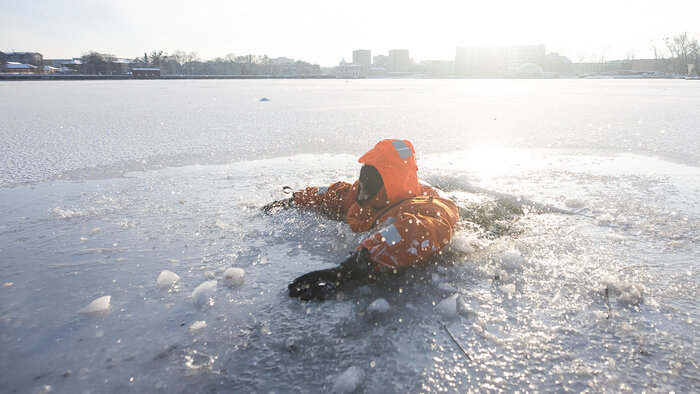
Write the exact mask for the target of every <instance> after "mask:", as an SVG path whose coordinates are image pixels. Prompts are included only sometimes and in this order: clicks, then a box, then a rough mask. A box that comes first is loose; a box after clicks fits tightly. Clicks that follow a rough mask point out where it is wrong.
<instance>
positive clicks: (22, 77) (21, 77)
mask: <svg viewBox="0 0 700 394" xmlns="http://www.w3.org/2000/svg"><path fill="white" fill-rule="evenodd" d="M182 79H194V80H209V79H269V80H275V79H338V80H350V79H548V80H549V79H669V80H693V79H695V78H682V77H672V76H668V77H666V76H649V77H631V76H623V75H621V76H607V75H606V76H595V77H593V76H590V77H580V76H574V75H571V76H569V75H565V76H556V77H552V76H541V77H540V76H523V77H518V76H459V75H435V76H432V75H401V76H376V77H358V78H337V77H335V76H332V75H311V76H291V75H161V76H159V77H152V78H138V77H137V78H134V77H133V76H131V75H87V74H75V75H50V74H0V81H102V80H107V81H109V80H112V81H124V80H135V81H144V80H182Z"/></svg>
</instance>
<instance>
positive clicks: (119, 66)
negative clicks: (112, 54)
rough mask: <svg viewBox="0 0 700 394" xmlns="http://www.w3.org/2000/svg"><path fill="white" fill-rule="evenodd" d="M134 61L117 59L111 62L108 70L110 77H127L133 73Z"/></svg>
mask: <svg viewBox="0 0 700 394" xmlns="http://www.w3.org/2000/svg"><path fill="white" fill-rule="evenodd" d="M133 64H134V61H133V60H131V59H116V60H114V61H112V62H109V64H108V66H107V68H108V73H109V75H127V74H128V73H129V71H131V67H132V65H133ZM158 76H160V69H159V71H158Z"/></svg>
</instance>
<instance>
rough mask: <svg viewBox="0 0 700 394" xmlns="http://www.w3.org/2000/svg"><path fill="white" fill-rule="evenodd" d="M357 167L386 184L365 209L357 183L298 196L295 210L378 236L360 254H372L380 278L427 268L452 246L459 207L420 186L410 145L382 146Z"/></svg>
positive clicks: (363, 245)
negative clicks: (303, 209) (312, 210)
mask: <svg viewBox="0 0 700 394" xmlns="http://www.w3.org/2000/svg"><path fill="white" fill-rule="evenodd" d="M358 162H360V163H362V164H366V165H371V166H374V167H375V168H376V169H377V170H378V171H379V174H380V175H381V177H382V180H383V182H384V186H383V187H382V188H381V189H380V190H379V192H377V194H376V195H375V196H374V198H372V199H371V200H369V201H367V202H366V203H365V204H364V205H363V206H361V205H360V204H359V203H358V201H357V195H358V182H357V181H356V182H355V183H354V184H350V183H347V182H336V183H333V184H332V185H330V186H328V187H308V188H306V189H304V190H302V191H299V192H296V193H294V204H295V205H297V206H301V207H316V208H318V209H319V210H321V211H322V212H324V213H326V214H329V215H331V216H334V217H338V218H342V217H345V220H346V222H347V223H348V224H349V225H350V227H351V228H352V230H353V231H355V232H366V231H374V233H371V234H370V235H369V236H368V237H367V238H365V239H364V241H362V243H361V245H360V246H359V247H358V250H359V249H362V248H366V249H367V251H368V252H369V257H370V259H371V261H372V264H373V266H374V271H375V272H377V271H379V272H381V271H386V270H389V269H393V268H398V267H405V266H409V265H412V264H421V263H424V262H425V261H426V260H428V258H429V257H430V256H432V255H434V254H436V253H438V252H439V251H440V250H441V249H442V248H443V246H445V244H447V243H448V242H449V241H450V239H451V238H452V231H453V229H454V227H455V225H456V224H457V222H458V221H459V213H458V210H457V206H456V205H455V204H454V203H453V202H452V201H450V200H449V199H446V198H443V197H440V196H439V195H438V193H437V191H436V190H435V189H433V188H431V187H430V186H423V185H421V184H420V183H419V182H418V175H417V171H418V167H417V165H416V157H415V150H414V149H413V145H412V144H411V143H410V142H409V141H407V140H383V141H380V142H379V143H377V145H375V146H374V148H372V149H371V150H370V151H369V152H367V153H365V154H364V155H363V156H362V157H360V159H359V160H358Z"/></svg>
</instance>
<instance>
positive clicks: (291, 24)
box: [0, 0, 700, 67]
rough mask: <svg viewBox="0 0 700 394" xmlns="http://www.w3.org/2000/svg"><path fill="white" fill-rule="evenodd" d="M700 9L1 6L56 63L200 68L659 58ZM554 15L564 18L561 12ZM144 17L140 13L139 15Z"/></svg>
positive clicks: (76, 0) (11, 29)
mask: <svg viewBox="0 0 700 394" xmlns="http://www.w3.org/2000/svg"><path fill="white" fill-rule="evenodd" d="M696 3H697V2H691V1H680V2H678V3H676V4H675V5H674V7H672V8H671V7H665V8H662V7H658V5H657V4H656V3H654V2H651V1H646V2H637V3H635V6H634V7H633V8H631V7H630V6H628V5H625V4H615V3H614V4H609V3H607V2H603V1H598V0H593V1H591V2H589V3H586V6H585V7H579V8H577V9H576V10H563V11H562V10H561V7H560V6H557V5H556V4H557V3H556V2H553V1H540V2H537V3H534V2H533V3H530V4H524V3H522V2H521V3H514V4H510V5H508V4H505V5H504V4H495V5H473V6H464V5H462V4H461V3H458V2H451V1H450V2H443V3H441V5H440V6H434V7H432V8H425V7H421V6H419V3H413V2H406V1H404V2H401V3H400V4H401V6H400V7H399V6H398V3H397V2H383V3H382V4H373V3H371V2H369V1H365V0H358V1H356V2H354V3H353V5H354V6H353V7H342V8H341V9H340V10H338V8H339V7H338V5H337V4H332V3H329V2H321V1H306V2H303V3H301V6H299V3H296V4H289V3H287V2H269V3H265V4H235V5H233V4H229V3H224V2H219V1H214V0H203V1H201V2H199V3H198V5H197V7H191V6H190V7H188V6H184V5H180V4H169V3H168V2H165V1H161V0H157V1H152V2H149V3H147V4H146V3H141V2H137V1H134V0H127V1H122V2H113V1H107V0H102V1H91V2H88V1H86V0H68V1H66V2H64V3H62V4H60V5H59V4H54V3H47V4H41V3H39V2H31V3H8V4H3V5H2V9H3V10H4V14H5V16H6V19H5V20H6V21H5V22H4V23H3V24H2V25H0V37H1V38H0V50H2V51H13V50H14V51H36V52H40V53H42V54H44V57H46V58H70V57H77V56H80V55H82V54H84V53H87V52H89V51H93V50H94V51H98V52H102V53H110V54H114V55H116V56H117V57H125V58H133V57H136V56H140V55H142V54H143V53H144V52H150V51H152V50H164V51H165V52H169V53H171V52H174V51H176V50H184V51H188V52H189V51H194V52H197V54H198V55H199V57H200V58H201V59H202V60H207V59H213V58H216V57H224V56H226V55H227V54H229V53H234V54H236V55H245V54H258V55H268V56H269V57H271V58H276V57H283V56H284V57H290V58H294V59H296V60H304V61H307V62H310V63H315V64H319V65H321V66H324V67H330V66H334V65H337V64H338V62H339V61H340V59H341V58H345V59H346V60H350V59H352V51H353V50H355V49H369V50H371V51H372V55H375V54H388V52H389V50H392V49H408V50H410V54H411V58H413V59H414V60H416V61H417V62H419V61H422V60H449V59H454V57H455V50H456V48H457V47H478V46H508V45H529V44H544V45H545V46H546V48H547V52H557V53H560V54H562V55H565V56H567V57H569V58H570V59H571V60H572V61H574V62H576V61H590V60H594V59H595V60H599V59H601V58H604V59H606V60H611V59H624V58H628V57H635V58H648V57H653V55H654V54H653V49H652V41H654V42H655V44H656V47H657V48H658V49H659V50H663V49H664V48H665V45H664V42H663V38H664V37H670V36H674V35H677V34H679V33H680V32H684V31H687V32H688V34H689V35H690V36H694V37H697V36H700V31H698V29H699V28H700V24H698V23H697V17H696V15H698V14H700V5H698V4H696ZM551 10H557V12H553V11H551ZM137 11H138V12H137Z"/></svg>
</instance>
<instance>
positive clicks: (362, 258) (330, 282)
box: [288, 249, 372, 301]
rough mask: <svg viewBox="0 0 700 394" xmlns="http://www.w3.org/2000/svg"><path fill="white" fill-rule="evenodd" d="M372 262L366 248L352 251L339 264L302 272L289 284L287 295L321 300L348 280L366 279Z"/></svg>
mask: <svg viewBox="0 0 700 394" xmlns="http://www.w3.org/2000/svg"><path fill="white" fill-rule="evenodd" d="M371 274H372V262H371V260H370V259H369V252H368V251H367V249H362V250H360V251H359V252H352V253H350V254H349V255H348V257H347V258H346V259H345V261H343V262H342V263H340V265H339V266H337V267H335V268H331V269H326V270H319V271H313V272H309V273H308V274H304V275H302V276H300V277H298V278H296V279H294V281H293V282H292V283H290V284H289V286H288V288H289V296H290V297H299V298H300V299H301V300H303V301H308V300H310V299H312V298H318V299H319V300H321V301H323V300H325V299H326V298H328V296H329V295H330V294H331V293H333V291H334V290H335V289H336V288H337V287H338V286H340V285H341V284H343V283H345V282H347V281H349V280H360V279H368V278H369V277H370V275H371Z"/></svg>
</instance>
